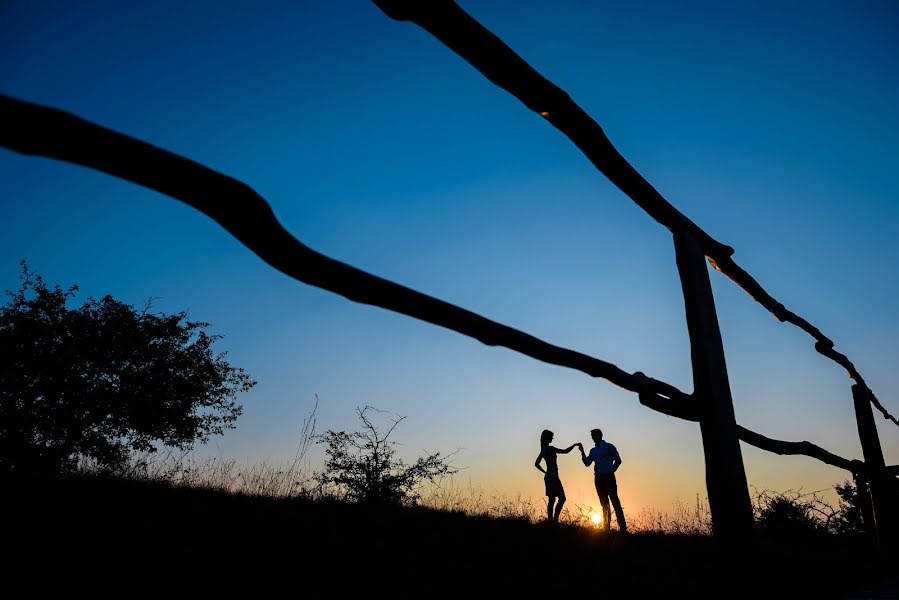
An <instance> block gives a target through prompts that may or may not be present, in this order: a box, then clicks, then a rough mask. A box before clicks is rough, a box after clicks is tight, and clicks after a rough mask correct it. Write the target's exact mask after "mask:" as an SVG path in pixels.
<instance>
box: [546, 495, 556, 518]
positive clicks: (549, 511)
mask: <svg viewBox="0 0 899 600" xmlns="http://www.w3.org/2000/svg"><path fill="white" fill-rule="evenodd" d="M555 503H556V497H555V496H548V497H547V499H546V520H547V521H552V520H553V505H554V504H555Z"/></svg>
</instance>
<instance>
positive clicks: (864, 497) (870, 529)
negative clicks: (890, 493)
mask: <svg viewBox="0 0 899 600" xmlns="http://www.w3.org/2000/svg"><path fill="white" fill-rule="evenodd" d="M852 478H853V480H854V481H855V490H856V494H858V504H859V508H860V509H861V513H862V524H863V525H864V526H865V534H866V535H868V536H869V537H870V538H871V541H872V542H873V543H874V544H877V526H876V524H875V523H874V509H873V507H872V505H871V494H869V493H868V478H867V476H865V474H864V473H858V472H856V473H853V474H852Z"/></svg>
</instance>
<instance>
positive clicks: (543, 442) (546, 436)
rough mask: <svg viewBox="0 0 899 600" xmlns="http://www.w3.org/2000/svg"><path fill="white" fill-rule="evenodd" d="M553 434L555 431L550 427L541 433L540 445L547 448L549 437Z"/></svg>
mask: <svg viewBox="0 0 899 600" xmlns="http://www.w3.org/2000/svg"><path fill="white" fill-rule="evenodd" d="M552 436H553V432H552V431H550V430H549V429H544V430H543V433H541V434H540V447H541V448H546V447H547V446H549V439H550V438H551V437H552Z"/></svg>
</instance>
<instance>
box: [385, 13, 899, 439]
mask: <svg viewBox="0 0 899 600" xmlns="http://www.w3.org/2000/svg"><path fill="white" fill-rule="evenodd" d="M373 2H374V3H375V4H376V5H377V6H378V7H379V8H380V9H381V10H382V11H384V13H385V14H386V15H387V16H389V17H390V18H392V19H395V20H398V21H409V22H412V23H414V24H416V25H418V26H419V27H421V28H422V29H424V30H425V31H427V32H428V33H430V34H431V35H433V36H434V37H435V38H437V39H438V40H440V41H441V42H442V43H443V44H444V45H445V46H447V47H448V48H449V49H451V50H452V51H453V52H455V53H456V54H458V55H459V56H460V57H462V58H463V59H465V60H466V61H467V62H468V63H469V64H471V65H472V66H473V67H474V68H475V69H477V70H478V71H480V72H481V74H483V75H484V76H485V77H486V78H487V79H489V80H490V81H491V82H492V83H494V84H496V85H497V86H499V87H501V88H502V89H504V90H506V91H507V92H509V93H510V94H512V95H513V96H515V98H517V99H518V100H520V101H521V102H522V103H523V104H524V105H525V106H526V107H527V108H529V109H530V110H532V111H534V112H535V113H537V114H539V115H540V116H541V117H543V118H544V119H545V120H546V121H547V122H549V123H550V124H551V125H552V126H553V127H555V128H556V129H558V130H559V131H560V132H562V133H563V134H565V136H567V137H568V139H570V140H571V141H572V142H574V144H575V145H576V146H577V147H578V148H579V149H580V150H581V152H583V153H584V156H586V157H587V159H588V160H589V161H590V162H591V163H593V165H594V166H595V167H596V168H597V169H598V170H599V171H600V172H601V173H602V174H603V175H605V176H606V177H608V178H609V180H610V181H611V182H612V183H614V184H615V185H616V186H617V187H618V189H620V190H621V191H622V192H624V193H625V194H627V195H628V196H629V197H630V198H631V200H633V201H634V202H635V203H636V204H637V205H638V206H639V207H640V208H642V209H643V210H644V211H646V213H647V214H648V215H649V216H651V217H652V218H653V219H655V220H656V221H658V222H659V223H661V224H662V225H663V226H665V227H666V228H668V229H669V230H671V231H672V232H677V231H678V230H686V231H687V232H688V233H689V234H690V235H691V236H692V237H693V238H694V239H696V240H697V241H698V242H699V243H700V245H701V246H702V249H703V252H704V254H705V255H706V256H707V257H708V259H709V262H710V263H711V264H712V266H714V267H715V268H716V269H717V270H718V271H720V272H721V273H723V274H724V275H726V276H727V277H728V278H730V279H731V280H732V281H733V282H734V283H736V284H737V285H738V286H740V287H741V288H742V289H743V290H744V291H745V292H746V293H747V294H749V296H750V297H752V298H753V299H754V300H755V301H756V302H758V303H759V304H761V305H762V306H763V307H764V308H765V309H767V310H768V311H769V312H770V313H771V314H772V315H774V317H775V318H777V319H778V320H779V321H781V322H787V323H791V324H793V325H795V326H796V327H799V328H800V329H802V330H803V331H805V332H806V333H808V334H809V335H811V336H812V337H813V338H814V339H815V350H817V351H818V352H819V353H821V354H822V355H823V356H826V357H827V358H830V359H831V360H833V361H834V362H836V363H837V364H839V365H841V366H842V367H843V368H845V369H846V371H847V373H848V374H849V376H850V377H851V378H852V379H854V380H855V381H856V383H859V384H861V385H863V386H865V387H867V384H865V380H864V379H863V378H862V376H861V374H860V373H859V372H858V370H856V368H855V367H854V366H853V365H852V363H851V362H850V361H849V359H848V358H846V356H845V355H843V354H840V353H839V352H836V351H834V350H833V346H834V343H833V341H832V340H831V339H830V338H828V337H827V336H825V335H824V334H823V333H821V331H820V330H819V329H818V328H817V327H815V326H813V325H812V324H811V323H809V322H808V321H807V320H805V319H804V318H802V317H800V316H799V315H797V314H795V313H794V312H792V311H790V310H788V309H787V308H786V307H785V306H784V305H783V304H781V303H780V302H778V301H777V300H776V299H775V298H774V297H773V296H771V295H770V294H769V293H768V292H767V291H766V290H765V289H764V288H763V287H762V285H761V284H760V283H759V282H758V281H756V280H755V279H754V278H753V277H752V276H751V275H750V274H749V273H748V272H747V271H746V270H745V269H743V268H741V267H740V266H739V265H737V264H736V263H735V262H734V260H733V259H732V258H731V256H732V255H733V253H734V249H733V248H732V247H730V246H728V245H726V244H723V243H721V242H719V241H718V240H716V239H714V238H713V237H712V236H711V235H709V234H708V233H706V232H705V231H704V230H703V229H702V228H700V227H699V226H698V225H696V223H694V222H693V221H691V220H690V219H689V218H687V216H685V215H684V214H683V213H681V212H680V211H679V210H677V208H675V207H674V206H673V205H672V204H671V203H670V202H668V201H667V200H666V199H665V198H664V197H663V196H662V195H661V194H660V193H659V192H658V190H656V189H655V188H654V187H653V186H652V185H651V184H650V183H649V182H648V181H646V179H644V178H643V176H642V175H640V173H639V172H638V171H637V170H636V169H635V168H634V167H633V166H632V165H631V164H630V163H629V162H628V161H627V160H626V159H625V158H624V157H623V156H622V155H621V153H620V152H618V150H617V149H616V148H615V146H614V145H613V144H612V142H611V141H609V138H608V137H607V136H606V134H605V132H604V131H603V130H602V127H600V126H599V124H598V123H597V122H596V121H595V120H594V119H593V118H592V117H590V115H588V114H587V113H586V111H584V109H582V108H581V107H580V106H578V104H577V103H576V102H574V100H572V99H571V97H570V96H569V95H568V94H567V93H566V92H565V91H564V90H562V89H561V88H559V87H558V86H557V85H555V84H554V83H552V82H551V81H549V80H548V79H546V78H545V77H543V75H541V74H540V73H539V72H537V70H536V69H534V68H533V67H532V66H531V65H529V64H528V63H527V62H526V61H525V60H524V59H523V58H521V57H520V56H519V55H518V54H516V53H515V51H514V50H512V49H511V48H510V47H509V46H508V45H506V43H505V42H503V41H502V40H501V39H500V38H499V37H497V36H496V35H494V34H493V33H492V32H491V31H490V30H489V29H487V28H486V27H484V26H483V25H481V24H480V23H479V22H478V21H477V20H476V19H474V18H473V17H472V16H471V15H469V14H468V13H466V12H465V11H464V10H462V9H461V8H460V7H459V6H458V5H457V4H456V3H455V2H453V1H452V0H373ZM870 400H871V403H872V404H873V405H874V406H875V407H876V408H877V409H878V410H879V411H880V412H881V413H882V414H883V417H884V418H885V419H888V420H890V421H892V422H893V423H895V424H896V425H899V420H897V419H896V417H894V416H893V415H891V414H890V413H889V412H888V411H887V409H886V408H885V407H884V406H883V404H881V402H880V401H879V400H878V399H877V397H876V396H875V395H874V394H873V392H872V393H871V394H870Z"/></svg>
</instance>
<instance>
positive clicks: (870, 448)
mask: <svg viewBox="0 0 899 600" xmlns="http://www.w3.org/2000/svg"><path fill="white" fill-rule="evenodd" d="M867 395H868V390H867V388H865V387H863V386H861V385H858V384H856V385H854V386H852V401H853V404H854V405H855V419H856V422H857V423H858V437H859V439H860V440H861V444H862V454H863V455H864V457H865V469H866V471H867V477H868V484H869V486H870V490H871V505H872V507H873V509H874V523H875V529H876V531H877V541H878V542H879V543H880V545H881V546H883V547H884V548H886V549H888V550H890V551H893V550H897V549H899V495H897V491H896V482H895V481H894V480H893V479H892V477H891V476H890V475H889V474H888V473H887V469H886V463H885V462H884V460H883V451H882V450H881V448H880V438H879V436H878V435H877V426H876V425H875V424H874V413H873V411H872V410H871V402H870V401H869V399H868V397H867Z"/></svg>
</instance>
